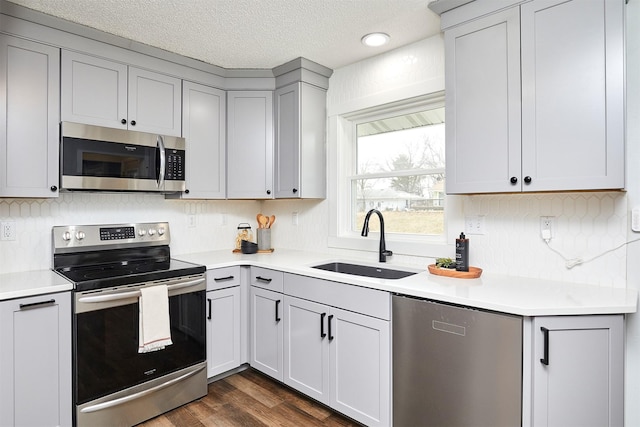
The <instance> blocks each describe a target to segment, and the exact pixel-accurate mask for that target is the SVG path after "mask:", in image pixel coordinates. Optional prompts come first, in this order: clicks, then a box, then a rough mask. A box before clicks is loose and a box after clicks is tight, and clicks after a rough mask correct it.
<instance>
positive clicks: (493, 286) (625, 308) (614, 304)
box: [175, 249, 638, 316]
mask: <svg viewBox="0 0 640 427" xmlns="http://www.w3.org/2000/svg"><path fill="white" fill-rule="evenodd" d="M372 257H375V254H373V255H372ZM175 258H177V259H180V260H183V261H188V262H193V263H196V264H202V265H205V266H206V267H207V269H213V268H219V267H229V266H234V265H249V266H257V267H264V268H271V269H274V270H280V271H284V272H288V273H294V274H300V275H304V276H312V277H317V278H320V279H326V280H332V281H336V282H342V283H349V284H353V285H357V286H364V287H368V288H373V289H379V290H383V291H389V292H397V293H401V294H405V295H411V296H416V297H423V298H429V299H434V300H438V301H442V302H449V303H454V304H460V305H466V306H470V307H477V308H483V309H487V310H495V311H500V312H504V313H511V314H517V315H522V316H553V315H585V314H614V313H635V312H636V310H637V300H638V294H637V292H636V291H635V290H633V289H619V288H609V287H600V286H594V285H588V284H575V283H565V282H559V281H549V280H541V279H532V278H525V277H512V276H504V275H494V274H488V273H486V272H484V273H483V274H482V276H481V277H480V278H478V279H454V278H450V277H442V276H434V275H432V274H430V273H429V272H428V270H427V268H426V266H425V268H424V269H422V270H418V269H416V268H415V267H407V268H405V267H402V266H400V265H396V264H381V263H375V262H362V261H361V260H346V259H338V258H335V257H332V256H331V255H327V254H314V253H308V252H300V251H292V250H279V249H278V250H276V251H274V252H273V253H268V254H254V255H243V254H236V253H232V252H231V251H230V250H224V251H212V252H202V253H194V254H186V255H176V256H175ZM332 261H341V262H352V263H358V264H367V265H375V266H378V267H383V268H391V269H400V270H411V271H419V273H418V274H415V275H413V276H409V277H406V278H403V279H397V280H388V279H373V278H367V277H360V276H353V275H349V274H342V273H333V272H329V271H323V270H318V269H314V268H311V266H313V265H318V264H322V263H325V262H332Z"/></svg>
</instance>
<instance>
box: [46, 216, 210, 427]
mask: <svg viewBox="0 0 640 427" xmlns="http://www.w3.org/2000/svg"><path fill="white" fill-rule="evenodd" d="M52 237H53V268H54V270H55V271H56V272H58V273H59V274H61V275H62V276H64V277H66V278H67V279H69V280H70V281H71V282H73V283H74V289H73V293H74V298H73V401H74V405H75V411H74V424H75V425H79V426H84V425H86V426H131V425H134V424H137V423H139V422H142V421H144V420H146V419H149V418H152V417H154V416H156V415H158V414H161V413H163V412H166V411H169V410H171V409H174V408H176V407H178V406H180V405H183V404H185V403H187V402H190V401H192V400H195V399H198V398H200V397H202V396H204V395H205V394H206V393H207V376H206V338H205V337H206V333H205V322H206V319H205V292H206V283H205V267H204V266H200V265H195V264H191V263H187V262H183V261H179V260H175V259H172V258H171V256H170V248H169V243H170V232H169V224H168V223H166V222H161V223H144V224H114V225H83V226H56V227H53V230H52ZM158 285H166V286H167V289H168V300H169V301H168V304H169V318H170V320H169V323H170V333H171V340H172V341H173V343H172V344H171V345H167V346H166V347H165V348H164V349H162V350H157V351H153V352H148V353H139V352H138V344H139V341H138V338H139V326H140V325H139V319H140V317H139V299H140V294H141V291H140V290H141V289H142V288H145V287H150V286H158Z"/></svg>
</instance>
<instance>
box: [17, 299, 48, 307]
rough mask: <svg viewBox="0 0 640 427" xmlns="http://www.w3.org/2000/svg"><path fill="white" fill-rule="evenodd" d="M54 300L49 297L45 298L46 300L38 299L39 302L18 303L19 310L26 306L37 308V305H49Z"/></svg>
mask: <svg viewBox="0 0 640 427" xmlns="http://www.w3.org/2000/svg"><path fill="white" fill-rule="evenodd" d="M55 303H56V300H54V299H50V300H46V301H39V302H31V303H28V304H20V310H25V309H27V308H38V307H42V306H44V305H50V304H55Z"/></svg>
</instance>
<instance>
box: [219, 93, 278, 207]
mask: <svg viewBox="0 0 640 427" xmlns="http://www.w3.org/2000/svg"><path fill="white" fill-rule="evenodd" d="M272 193H273V93H272V92H270V91H257V92H228V93H227V197H228V198H230V199H270V198H272V197H273V196H272Z"/></svg>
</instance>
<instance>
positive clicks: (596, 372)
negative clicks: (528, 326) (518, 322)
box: [533, 315, 624, 427]
mask: <svg viewBox="0 0 640 427" xmlns="http://www.w3.org/2000/svg"><path fill="white" fill-rule="evenodd" d="M541 328H545V329H546V330H547V331H548V332H547V334H548V335H547V338H546V340H545V332H544V331H543V330H542V329H541ZM623 339H624V338H623V317H622V315H617V316H566V317H537V318H535V319H534V322H533V341H534V345H533V351H534V357H533V364H534V367H533V425H534V426H558V427H560V426H562V427H571V426H576V427H578V426H579V427H588V426H594V427H595V426H621V425H623V401H624V397H623V396H624V394H623V393H624V378H623V367H624V352H623V348H624V342H623ZM543 359H544V360H545V361H544V362H543Z"/></svg>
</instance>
